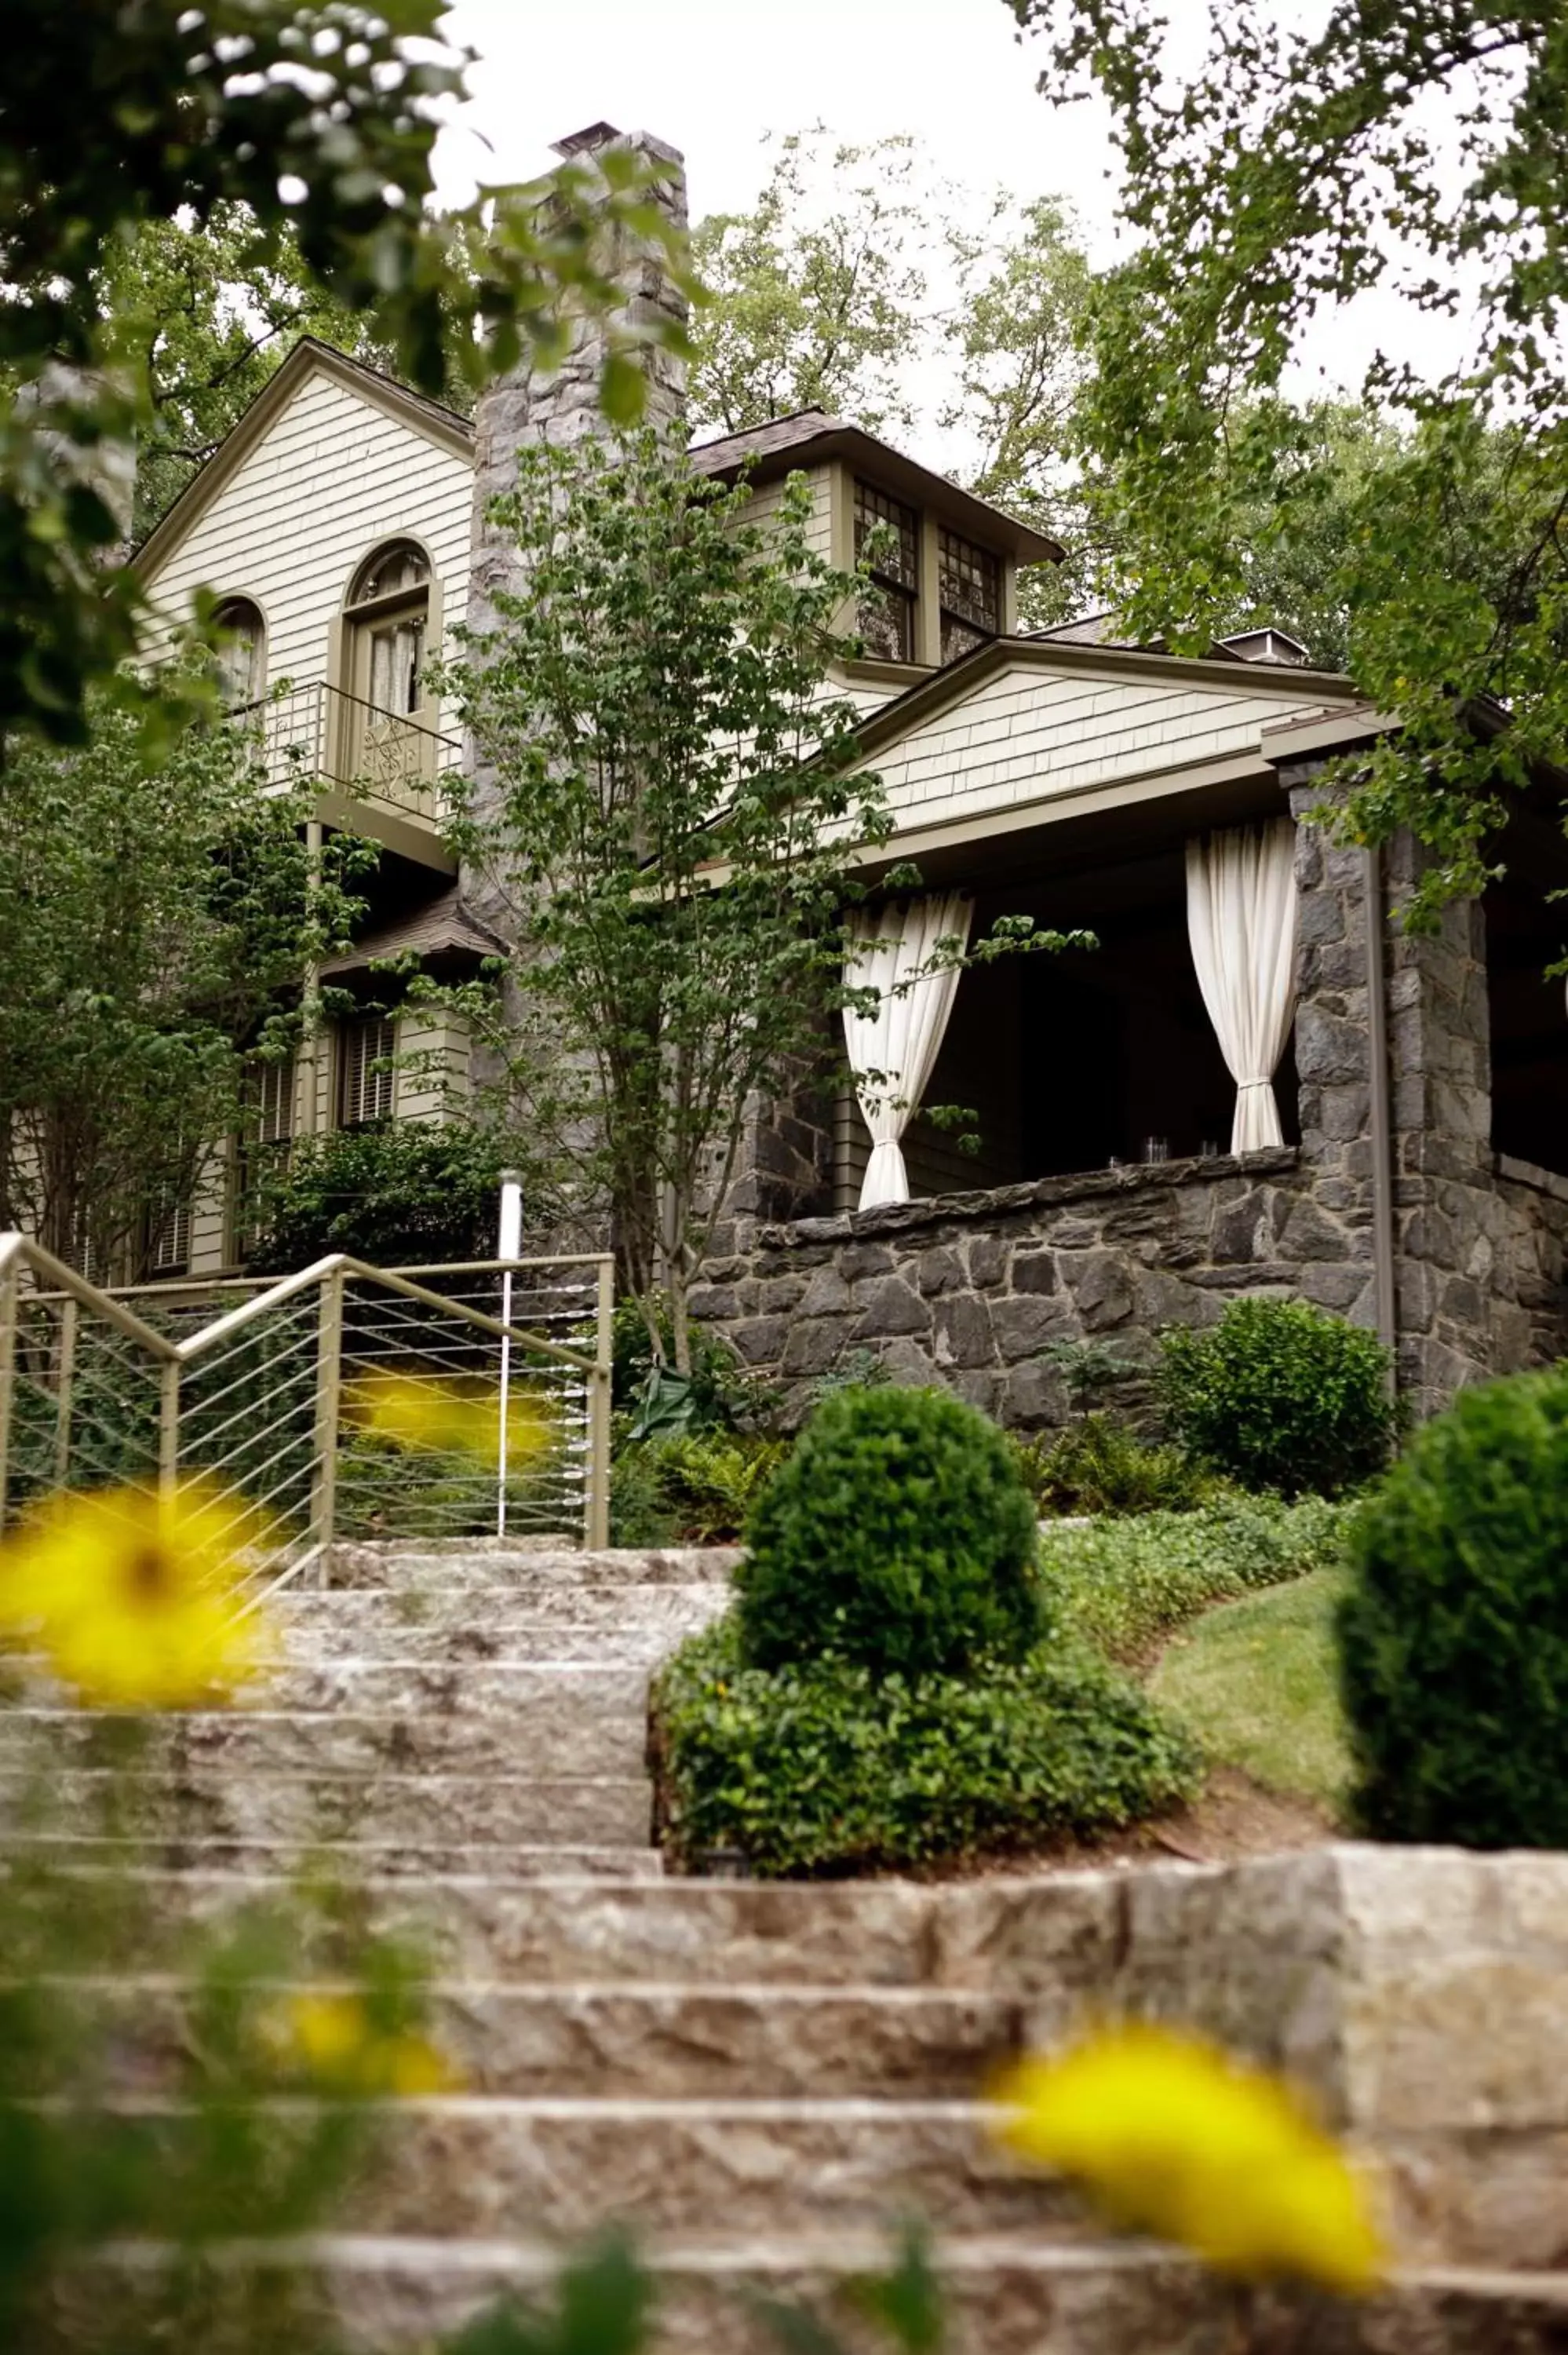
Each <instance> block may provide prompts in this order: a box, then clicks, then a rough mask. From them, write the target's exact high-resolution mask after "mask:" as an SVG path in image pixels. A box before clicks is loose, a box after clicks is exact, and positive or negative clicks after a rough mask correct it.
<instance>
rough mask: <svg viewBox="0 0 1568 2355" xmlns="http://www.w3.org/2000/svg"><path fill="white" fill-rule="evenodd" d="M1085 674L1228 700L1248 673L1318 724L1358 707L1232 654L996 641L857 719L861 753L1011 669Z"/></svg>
mask: <svg viewBox="0 0 1568 2355" xmlns="http://www.w3.org/2000/svg"><path fill="white" fill-rule="evenodd" d="M1014 668H1016V669H1022V670H1040V671H1055V672H1058V673H1061V672H1064V671H1066V672H1072V671H1081V672H1087V673H1088V674H1090V675H1091V676H1093V677H1101V678H1105V679H1107V680H1115V679H1118V678H1127V679H1134V678H1141V679H1151V680H1154V681H1157V682H1158V683H1159V684H1160V686H1163V687H1176V688H1190V687H1213V688H1215V689H1216V690H1218V691H1221V692H1223V693H1224V694H1227V695H1234V694H1236V693H1237V692H1238V690H1239V689H1240V688H1241V686H1242V681H1243V678H1244V677H1246V676H1247V675H1248V674H1249V673H1250V674H1251V675H1252V676H1253V677H1255V679H1256V682H1257V689H1258V692H1259V693H1260V694H1264V695H1270V696H1273V695H1278V696H1281V697H1284V698H1289V699H1290V700H1291V701H1294V700H1295V699H1296V698H1298V697H1299V698H1300V701H1301V706H1302V711H1303V715H1304V716H1309V717H1310V718H1311V719H1312V720H1314V721H1318V720H1320V719H1322V718H1323V715H1324V713H1325V711H1334V712H1338V711H1340V710H1343V709H1350V708H1353V707H1354V706H1355V703H1356V691H1355V689H1354V687H1352V686H1351V682H1350V680H1349V679H1348V678H1344V677H1340V674H1339V673H1338V672H1337V671H1326V670H1305V669H1300V668H1298V667H1297V666H1295V665H1294V664H1287V663H1241V662H1238V661H1237V659H1236V657H1235V655H1224V656H1222V657H1220V658H1219V659H1217V660H1216V659H1214V658H1213V657H1207V656H1206V657H1203V658H1200V657H1198V656H1196V655H1171V654H1163V653H1160V652H1159V651H1158V650H1157V649H1155V648H1153V647H1150V646H1127V645H1083V644H1081V643H1078V642H1075V640H1073V639H1070V638H1047V637H1040V636H1033V637H1027V638H991V639H990V640H989V641H988V643H987V644H986V645H983V646H977V647H976V648H975V650H974V652H973V653H972V654H968V655H964V656H963V657H962V658H961V659H960V660H959V661H958V662H954V663H948V664H947V665H946V666H944V667H943V668H942V669H941V670H936V671H931V672H928V673H927V676H926V677H924V678H922V679H920V680H919V681H918V682H917V683H916V685H915V686H913V687H906V688H905V689H904V692H903V693H902V694H901V695H895V696H894V697H892V698H890V699H889V701H887V702H886V703H884V704H882V705H880V706H879V707H878V709H876V710H875V711H873V712H871V713H870V714H868V716H867V717H866V718H865V719H863V720H861V721H860V723H859V725H858V726H857V728H856V730H855V734H856V737H857V739H858V741H859V744H860V748H861V751H863V752H864V753H867V754H872V753H874V752H877V751H882V750H883V749H884V748H885V746H887V745H888V744H891V743H894V742H896V741H897V740H898V738H899V737H901V736H904V735H906V734H908V733H909V731H910V730H913V729H915V728H918V727H922V726H923V725H924V724H925V722H926V721H927V720H928V719H933V718H934V717H935V716H936V714H937V713H938V712H940V711H945V710H946V709H948V708H949V706H951V705H953V704H955V703H961V702H963V701H964V700H965V698H967V697H969V696H970V695H972V694H973V693H974V692H975V690H976V688H977V687H983V686H984V684H985V683H986V681H987V680H988V679H990V678H993V677H996V675H997V673H998V672H1000V671H1005V670H1010V669H1014Z"/></svg>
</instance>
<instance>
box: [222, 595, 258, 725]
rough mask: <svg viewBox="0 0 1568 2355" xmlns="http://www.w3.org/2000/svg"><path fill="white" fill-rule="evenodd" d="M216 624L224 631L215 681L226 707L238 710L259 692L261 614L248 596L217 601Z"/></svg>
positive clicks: (252, 700) (254, 699) (250, 701)
mask: <svg viewBox="0 0 1568 2355" xmlns="http://www.w3.org/2000/svg"><path fill="white" fill-rule="evenodd" d="M217 626H218V628H219V629H220V630H222V631H223V632H225V634H226V635H225V641H224V644H223V645H221V646H219V648H218V650H217V684H218V689H219V692H220V693H221V695H222V697H223V700H224V704H225V706H226V708H227V709H228V710H230V711H238V710H239V709H242V708H243V707H244V706H245V705H246V704H248V703H254V702H256V701H257V700H258V698H260V693H261V642H262V628H261V616H260V613H259V612H258V611H257V608H256V607H255V606H254V605H252V604H251V603H250V602H249V599H247V598H244V597H236V598H233V599H231V600H230V602H228V604H227V605H220V606H219V607H218V609H217Z"/></svg>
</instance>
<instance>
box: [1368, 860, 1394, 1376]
mask: <svg viewBox="0 0 1568 2355" xmlns="http://www.w3.org/2000/svg"><path fill="white" fill-rule="evenodd" d="M1361 898H1362V903H1363V905H1364V907H1365V910H1366V934H1367V1072H1368V1079H1369V1082H1370V1086H1369V1091H1368V1125H1369V1128H1370V1131H1371V1142H1372V1296H1373V1302H1374V1305H1375V1307H1376V1311H1377V1337H1378V1339H1379V1340H1380V1341H1381V1342H1382V1343H1383V1347H1384V1348H1386V1349H1387V1350H1389V1351H1390V1353H1391V1354H1392V1353H1393V1352H1394V1351H1395V1350H1396V1349H1397V1348H1398V1343H1399V1331H1398V1323H1397V1310H1396V1302H1395V1293H1394V1282H1393V1114H1392V1110H1391V1106H1390V1101H1389V1083H1388V993H1387V987H1386V985H1385V982H1384V978H1383V861H1382V858H1380V857H1379V855H1378V850H1377V847H1376V845H1375V844H1373V843H1368V844H1366V845H1365V846H1364V847H1363V848H1362V851H1361Z"/></svg>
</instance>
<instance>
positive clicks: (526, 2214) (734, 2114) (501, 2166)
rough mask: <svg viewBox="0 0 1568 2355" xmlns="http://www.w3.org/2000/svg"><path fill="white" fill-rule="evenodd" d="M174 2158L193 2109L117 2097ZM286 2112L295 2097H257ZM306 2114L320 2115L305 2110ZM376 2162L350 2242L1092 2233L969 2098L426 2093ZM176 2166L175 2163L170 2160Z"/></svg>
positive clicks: (390, 2111)
mask: <svg viewBox="0 0 1568 2355" xmlns="http://www.w3.org/2000/svg"><path fill="white" fill-rule="evenodd" d="M124 2106H126V2107H127V2108H128V2109H130V2110H132V2111H133V2112H134V2113H135V2114H137V2115H143V2116H146V2117H149V2118H151V2119H152V2120H153V2121H154V2130H155V2137H156V2140H157V2142H158V2143H159V2144H160V2145H162V2146H163V2147H166V2148H167V2149H168V2151H169V2152H170V2153H171V2156H172V2157H173V2155H174V2154H176V2153H177V2152H178V2151H179V2149H180V2147H181V2146H182V2142H183V2139H184V2137H185V2135H186V2134H187V2133H191V2132H196V2131H200V2130H201V2128H200V2127H199V2125H198V2122H196V2120H195V2119H194V2118H193V2117H192V2115H191V2114H190V2113H189V2112H187V2111H184V2110H177V2109H174V2110H172V2109H167V2108H165V2107H164V2106H163V2105H160V2104H158V2103H157V2102H156V2101H155V2100H154V2101H152V2102H148V2101H144V2100H141V2099H134V2100H132V2101H131V2102H130V2103H128V2104H126V2105H124ZM269 2106H275V2107H276V2108H277V2111H278V2113H279V2115H280V2116H282V2115H289V2114H291V2113H292V2114H293V2115H300V2114H301V2112H302V2108H303V2107H304V2106H307V2105H302V2104H301V2103H300V2102H298V2101H294V2102H280V2103H278V2104H277V2105H263V2108H262V2123H263V2128H264V2120H265V2111H266V2108H267V2107H269ZM309 2106H312V2107H314V2105H309ZM377 2126H378V2131H377V2136H376V2155H375V2161H374V2165H373V2166H372V2167H371V2168H370V2169H368V2170H367V2171H366V2174H365V2175H364V2176H363V2177H362V2179H360V2180H359V2181H358V2182H356V2184H355V2186H354V2187H353V2189H352V2190H349V2191H348V2192H347V2194H346V2195H345V2197H344V2200H343V2202H342V2206H341V2210H340V2214H339V2219H338V2221H339V2222H340V2224H341V2227H342V2229H343V2230H344V2231H347V2232H390V2233H403V2232H418V2233H421V2234H434V2235H437V2236H440V2237H451V2238H454V2239H466V2238H470V2237H475V2236H477V2237H479V2238H482V2239H493V2238H498V2237H499V2236H501V2235H502V2234H503V2233H505V2232H508V2231H514V2230H515V2229H516V2228H517V2226H518V2224H519V2222H520V2221H521V2220H526V2222H527V2223H528V2226H529V2227H530V2229H532V2230H534V2231H536V2232H543V2233H547V2234H560V2235H563V2236H567V2237H570V2238H573V2239H576V2238H578V2237H581V2236H583V2235H586V2234H588V2233H589V2232H596V2231H598V2230H599V2229H601V2228H602V2227H603V2225H604V2224H605V2223H606V2222H609V2221H611V2220H618V2221H620V2222H624V2223H626V2224H629V2225H630V2226H633V2227H635V2228H636V2229H638V2230H641V2231H644V2232H702V2231H705V2230H711V2228H712V2226H713V2224H714V2222H715V2219H718V2218H722V2220H723V2224H724V2229H725V2231H726V2233H727V2232H771V2231H776V2230H778V2229H779V2225H780V2223H781V2222H787V2223H788V2226H789V2229H791V2230H794V2231H803V2230H812V2229H821V2228H825V2227H831V2228H832V2229H835V2230H842V2229H844V2228H846V2227H847V2228H854V2227H857V2226H858V2227H862V2228H863V2229H867V2230H876V2229H883V2228H889V2229H890V2228H892V2227H893V2226H895V2224H896V2223H897V2222H899V2220H900V2219H902V2218H904V2217H906V2216H908V2215H911V2214H919V2215H921V2216H924V2217H926V2218H927V2219H928V2220H929V2221H930V2222H931V2223H932V2225H933V2227H934V2228H935V2229H937V2230H947V2231H953V2232H980V2231H991V2232H1023V2231H1028V2232H1036V2233H1038V2234H1040V2235H1041V2236H1042V2237H1054V2238H1055V2239H1058V2240H1068V2241H1073V2240H1082V2239H1084V2238H1085V2237H1086V2234H1088V2233H1089V2232H1091V2231H1092V2230H1093V2227H1092V2225H1091V2224H1090V2222H1088V2220H1087V2218H1086V2214H1085V2211H1083V2209H1082V2207H1081V2205H1080V2204H1079V2202H1078V2201H1077V2200H1075V2199H1074V2198H1073V2196H1072V2195H1071V2194H1070V2193H1069V2192H1068V2191H1067V2190H1065V2187H1063V2186H1061V2185H1059V2184H1054V2183H1052V2182H1049V2181H1047V2180H1044V2179H1034V2178H1033V2177H1029V2176H1025V2175H1022V2174H1021V2173H1020V2172H1019V2171H1018V2170H1017V2169H1015V2168H1014V2167H1013V2166H1012V2164H1011V2163H1010V2162H1009V2161H1008V2160H1007V2158H1005V2157H1004V2156H1003V2155H1002V2154H1001V2153H1000V2152H999V2151H998V2150H997V2148H996V2147H995V2145H994V2143H993V2141H992V2139H991V2131H990V2126H989V2120H988V2117H987V2115H986V2113H985V2112H984V2111H983V2109H982V2108H981V2106H980V2105H979V2104H977V2103H975V2102H972V2101H963V2100H957V2101H955V2100H944V2099H939V2098H928V2097H923V2098H919V2099H889V2100H866V2099H854V2098H839V2097H836V2096H833V2097H817V2098H811V2099H805V2100H768V2099H766V2098H757V2099H754V2098H749V2097H735V2096H730V2097H727V2098H707V2099H697V2100H641V2099H638V2098H635V2097H630V2098H628V2097H620V2098H607V2097H600V2098H594V2097H592V2096H589V2097H588V2098H579V2097H575V2096H543V2097H519V2096H514V2095H505V2094H483V2095H475V2094H434V2095H421V2096H417V2097H413V2098H409V2099H406V2100H403V2101H399V2102H397V2103H396V2104H391V2105H387V2107H386V2109H385V2110H384V2111H383V2113H382V2115H381V2117H380V2119H379V2120H378V2122H377ZM174 2163H176V2164H177V2163H178V2160H177V2158H175V2160H174Z"/></svg>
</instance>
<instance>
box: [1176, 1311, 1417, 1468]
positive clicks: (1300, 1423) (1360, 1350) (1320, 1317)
mask: <svg viewBox="0 0 1568 2355" xmlns="http://www.w3.org/2000/svg"><path fill="white" fill-rule="evenodd" d="M1388 1371H1389V1358H1388V1352H1387V1350H1386V1349H1385V1348H1383V1344H1382V1343H1381V1342H1380V1341H1379V1340H1378V1339H1377V1337H1376V1336H1375V1335H1373V1334H1372V1333H1366V1332H1362V1331H1361V1329H1360V1328H1359V1327H1356V1326H1354V1325H1347V1324H1346V1323H1345V1322H1344V1320H1343V1318H1341V1317H1339V1316H1328V1315H1326V1314H1325V1312H1324V1311H1323V1310H1322V1309H1320V1308H1313V1307H1311V1306H1309V1305H1308V1303H1307V1302H1305V1301H1300V1300H1233V1301H1232V1302H1231V1304H1230V1305H1229V1307H1228V1308H1227V1309H1226V1310H1225V1313H1224V1316H1222V1317H1221V1319H1220V1322H1219V1324H1218V1325H1217V1326H1215V1327H1213V1329H1212V1330H1211V1331H1209V1332H1206V1333H1194V1332H1192V1331H1190V1330H1188V1329H1187V1328H1186V1327H1178V1328H1177V1329H1175V1330H1174V1331H1172V1332H1169V1333H1167V1334H1165V1335H1164V1337H1163V1338H1162V1340H1161V1344H1160V1395H1161V1401H1162V1404H1163V1407H1164V1412H1165V1419H1166V1423H1167V1425H1168V1426H1169V1428H1170V1430H1171V1433H1172V1434H1173V1435H1174V1437H1175V1438H1176V1439H1177V1440H1178V1442H1179V1443H1180V1444H1181V1446H1182V1447H1184V1448H1185V1449H1186V1450H1187V1451H1188V1453H1189V1454H1190V1455H1194V1456H1196V1457H1198V1458H1199V1459H1200V1461H1202V1462H1203V1463H1205V1464H1209V1465H1213V1467H1214V1469H1215V1470H1216V1471H1220V1472H1224V1473H1228V1474H1229V1475H1230V1476H1231V1477H1232V1478H1233V1479H1234V1480H1239V1481H1240V1482H1241V1484H1242V1486H1243V1487H1245V1488H1277V1489H1278V1491H1279V1493H1280V1495H1281V1496H1285V1497H1297V1496H1300V1495H1301V1494H1302V1493H1303V1491H1304V1490H1308V1489H1310V1490H1313V1491H1315V1492H1316V1493H1317V1494H1318V1495H1319V1496H1324V1497H1337V1496H1340V1495H1342V1494H1343V1493H1344V1491H1345V1490H1346V1489H1350V1488H1356V1487H1361V1484H1362V1483H1363V1482H1365V1481H1367V1480H1370V1479H1371V1478H1372V1477H1373V1476H1374V1475H1375V1474H1377V1473H1379V1472H1381V1471H1382V1470H1383V1466H1384V1465H1385V1464H1386V1463H1387V1461H1388V1451H1389V1444H1390V1442H1391V1440H1392V1438H1393V1430H1394V1421H1395V1413H1394V1407H1393V1400H1392V1398H1391V1397H1390V1394H1389V1387H1388Z"/></svg>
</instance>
